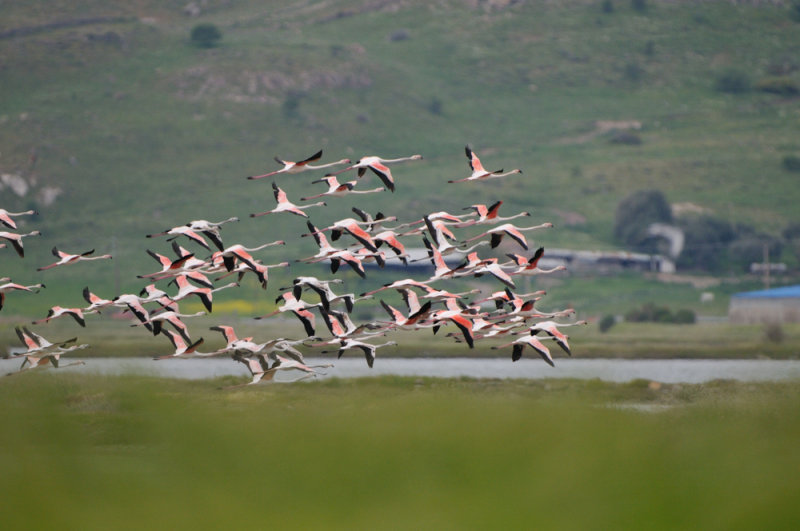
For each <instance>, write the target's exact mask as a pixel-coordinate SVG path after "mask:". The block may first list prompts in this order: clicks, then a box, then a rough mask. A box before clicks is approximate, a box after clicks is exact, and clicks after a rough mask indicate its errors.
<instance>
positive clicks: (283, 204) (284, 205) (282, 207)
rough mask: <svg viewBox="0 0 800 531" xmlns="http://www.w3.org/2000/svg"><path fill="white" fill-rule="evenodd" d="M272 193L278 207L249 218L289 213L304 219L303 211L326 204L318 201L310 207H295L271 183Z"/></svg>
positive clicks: (276, 186) (282, 192)
mask: <svg viewBox="0 0 800 531" xmlns="http://www.w3.org/2000/svg"><path fill="white" fill-rule="evenodd" d="M272 193H273V194H274V195H275V201H277V202H278V206H276V207H275V208H273V209H272V210H267V211H266V212H259V213H258V214H250V217H251V218H257V217H259V216H266V215H267V214H277V213H280V212H289V213H290V214H295V215H296V216H302V217H304V218H307V217H308V214H306V213H305V212H303V210H305V209H307V208H311V207H315V206H325V205H326V204H327V203H325V202H324V201H318V202H316V203H311V204H310V205H304V206H297V205H295V204H294V203H292V202H291V201H289V199H288V198H287V197H286V192H284V191H283V190H281V189H280V188H278V185H277V184H275V183H272Z"/></svg>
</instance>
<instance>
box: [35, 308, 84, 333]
mask: <svg viewBox="0 0 800 531" xmlns="http://www.w3.org/2000/svg"><path fill="white" fill-rule="evenodd" d="M64 315H68V316H70V317H72V318H73V319H75V322H76V323H78V324H79V325H81V326H82V327H84V328H85V327H86V321H85V320H84V317H83V310H82V309H81V308H62V307H61V306H53V307H52V308H50V310H49V311H48V312H47V317H44V318H42V319H39V320H38V321H33V323H32V324H41V323H48V322H50V321H51V320H52V319H57V318H59V317H61V316H64Z"/></svg>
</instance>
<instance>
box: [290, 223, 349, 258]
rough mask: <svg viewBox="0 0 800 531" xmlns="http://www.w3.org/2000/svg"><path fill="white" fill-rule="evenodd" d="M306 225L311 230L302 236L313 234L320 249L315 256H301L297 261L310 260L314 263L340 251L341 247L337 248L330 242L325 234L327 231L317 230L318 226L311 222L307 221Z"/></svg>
mask: <svg viewBox="0 0 800 531" xmlns="http://www.w3.org/2000/svg"><path fill="white" fill-rule="evenodd" d="M306 226H307V227H308V230H309V232H307V233H305V234H301V235H300V236H313V237H314V241H316V242H317V246H318V247H319V251H318V252H317V254H315V255H314V256H308V257H306V258H299V259H297V260H296V261H297V262H308V263H313V262H316V261H321V260H325V259H326V258H327V257H328V256H330V255H332V254H334V253H336V252H339V251H340V250H341V249H337V248H336V247H334V246H332V245H331V244H330V242H328V238H327V237H326V236H325V233H323V232H321V231H319V230H317V228H316V227H315V226H314V225H313V224H312V223H311V222H310V221H306Z"/></svg>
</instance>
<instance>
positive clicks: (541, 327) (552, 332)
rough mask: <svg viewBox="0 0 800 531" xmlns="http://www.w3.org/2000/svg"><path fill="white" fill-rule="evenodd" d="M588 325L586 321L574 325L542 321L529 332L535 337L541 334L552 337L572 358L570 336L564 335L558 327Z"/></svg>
mask: <svg viewBox="0 0 800 531" xmlns="http://www.w3.org/2000/svg"><path fill="white" fill-rule="evenodd" d="M585 324H588V323H587V322H586V321H576V322H574V323H556V322H554V321H540V322H538V323H536V324H534V325H533V326H531V327H530V328H529V329H528V330H529V331H530V335H532V336H535V335H537V334H538V333H539V332H544V333H545V334H547V335H548V336H550V337H551V338H552V339H553V340H554V341H555V342H556V344H557V345H558V346H559V347H561V348H562V349H563V350H564V352H566V353H567V355H569V356H572V351H571V350H570V349H569V341H568V339H569V336H567V335H566V334H564V333H562V332H561V331H560V330H559V329H558V327H565V326H578V325H585Z"/></svg>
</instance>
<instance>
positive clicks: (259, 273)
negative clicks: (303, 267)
mask: <svg viewBox="0 0 800 531" xmlns="http://www.w3.org/2000/svg"><path fill="white" fill-rule="evenodd" d="M288 266H289V262H280V263H278V264H269V265H266V264H262V263H261V262H259V261H257V260H254V261H253V262H252V263H246V262H239V264H237V265H236V266H235V267H234V268H233V269H232V270H231V271H229V272H227V273H225V274H224V275H220V276H218V277H217V278H215V279H214V280H222V279H223V278H225V277H227V276H229V275H233V274H234V273H238V274H239V278H238V280H237V281H238V282H241V281H242V279H243V278H244V275H245V273H247V272H248V271H252V272H253V273H254V274H255V275H256V277H257V278H258V281H259V282H260V283H261V287H262V289H267V283H268V282H269V270H270V269H271V268H273V267H288Z"/></svg>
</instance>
